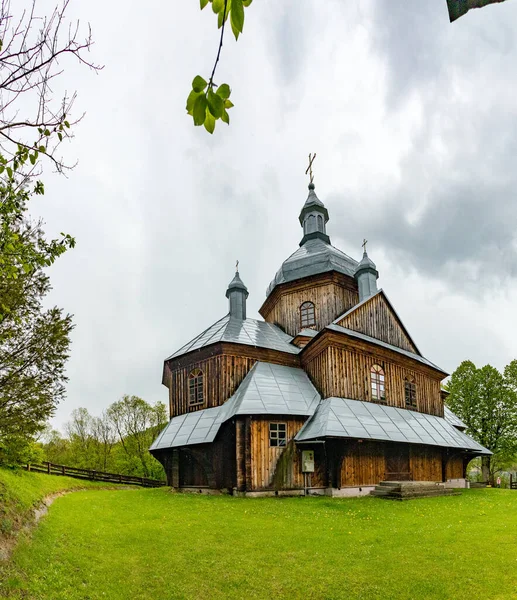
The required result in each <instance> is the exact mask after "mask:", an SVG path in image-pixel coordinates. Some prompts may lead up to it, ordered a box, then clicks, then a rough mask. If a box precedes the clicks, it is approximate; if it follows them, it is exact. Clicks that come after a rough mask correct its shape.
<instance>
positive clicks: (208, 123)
mask: <svg viewBox="0 0 517 600" xmlns="http://www.w3.org/2000/svg"><path fill="white" fill-rule="evenodd" d="M204 126H205V129H206V130H207V131H208V133H214V129H215V119H214V117H213V116H212V115H211V114H210V112H209V111H208V110H207V111H206V119H205V122H204Z"/></svg>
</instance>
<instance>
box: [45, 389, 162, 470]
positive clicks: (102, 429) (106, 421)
mask: <svg viewBox="0 0 517 600" xmlns="http://www.w3.org/2000/svg"><path fill="white" fill-rule="evenodd" d="M166 423H167V413H166V409H165V405H164V404H163V403H162V402H157V403H156V404H154V405H150V404H148V403H147V402H145V400H142V398H138V397H137V396H123V398H122V399H121V400H119V401H118V402H114V403H113V404H112V405H111V406H110V407H108V409H107V410H106V411H104V412H103V413H102V415H101V416H100V417H95V416H92V415H91V414H90V413H89V412H88V410H87V409H86V408H79V409H76V410H74V411H73V412H72V415H71V419H70V421H69V422H68V423H67V425H66V433H67V437H66V438H63V437H61V435H60V434H59V432H57V431H50V432H48V433H47V435H46V439H45V443H44V444H43V449H44V452H45V458H46V460H49V461H50V462H53V463H57V464H64V465H67V466H72V467H79V468H85V469H95V470H97V471H107V472H111V473H120V474H122V475H136V476H139V477H150V478H154V479H165V474H164V471H163V467H162V465H161V464H160V463H159V462H158V461H157V460H156V459H155V458H153V456H152V455H151V454H150V453H149V447H150V445H151V444H152V442H153V441H154V439H155V438H156V436H157V435H158V433H159V432H160V431H161V430H162V429H163V427H164V426H165V424H166Z"/></svg>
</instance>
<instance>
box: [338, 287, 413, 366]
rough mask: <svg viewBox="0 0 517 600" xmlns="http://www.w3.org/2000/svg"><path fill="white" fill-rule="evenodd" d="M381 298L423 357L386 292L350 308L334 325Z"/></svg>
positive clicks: (378, 293) (381, 291)
mask: <svg viewBox="0 0 517 600" xmlns="http://www.w3.org/2000/svg"><path fill="white" fill-rule="evenodd" d="M379 296H381V297H382V298H383V299H384V301H385V303H386V304H387V306H388V309H389V310H390V311H391V312H392V313H393V315H394V316H395V319H396V320H397V321H398V324H399V326H400V328H401V329H402V331H403V332H404V334H405V336H406V337H407V339H408V340H409V342H410V343H411V345H412V346H413V347H414V348H415V350H416V353H417V354H419V355H420V356H422V353H421V352H420V350H419V349H418V346H417V345H416V344H415V342H414V341H413V338H412V337H411V334H410V333H409V331H408V330H407V328H406V326H405V325H404V323H403V322H402V319H401V318H400V317H399V315H398V313H397V311H396V310H395V308H394V306H393V304H392V303H391V302H390V300H389V298H388V296H387V295H386V292H385V291H384V290H382V289H380V290H379V291H378V292H376V293H375V294H372V295H371V296H369V297H368V298H365V299H364V300H362V301H361V302H359V304H356V305H355V306H352V308H350V309H349V310H347V311H346V312H345V313H343V314H342V315H340V316H339V317H338V318H337V319H334V321H333V323H335V324H336V325H338V324H339V321H342V320H343V319H346V318H347V317H349V316H350V315H352V314H353V313H354V312H356V311H357V310H359V309H360V308H362V307H363V306H365V305H366V304H368V303H369V302H371V301H372V300H373V299H374V298H378V297H379Z"/></svg>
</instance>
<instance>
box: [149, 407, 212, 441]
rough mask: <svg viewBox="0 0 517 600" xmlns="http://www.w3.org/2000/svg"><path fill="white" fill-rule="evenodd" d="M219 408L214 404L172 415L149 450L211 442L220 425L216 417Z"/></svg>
mask: <svg viewBox="0 0 517 600" xmlns="http://www.w3.org/2000/svg"><path fill="white" fill-rule="evenodd" d="M221 408H222V406H216V407H215V408H206V409H204V410H198V411H196V412H192V413H187V414H186V415H179V416H177V417H173V418H172V419H171V420H170V421H169V423H168V424H167V425H166V426H165V427H164V429H163V430H162V432H161V433H160V435H159V436H158V437H157V438H156V439H155V440H154V442H153V443H152V445H151V447H150V448H149V450H159V449H162V448H174V447H177V446H188V445H189V444H203V443H206V442H213V441H214V439H215V436H216V435H217V432H218V431H219V427H220V426H221V423H220V421H218V419H217V417H218V416H220V412H221V410H220V409H221Z"/></svg>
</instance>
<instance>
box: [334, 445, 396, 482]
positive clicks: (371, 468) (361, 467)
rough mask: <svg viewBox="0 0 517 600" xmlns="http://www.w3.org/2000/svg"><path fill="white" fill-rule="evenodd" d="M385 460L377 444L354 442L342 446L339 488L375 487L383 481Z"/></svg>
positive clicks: (382, 447) (380, 446)
mask: <svg viewBox="0 0 517 600" xmlns="http://www.w3.org/2000/svg"><path fill="white" fill-rule="evenodd" d="M385 471H386V459H385V456H384V445H383V444H382V443H379V442H362V443H359V442H354V441H350V442H347V443H346V445H344V453H343V458H342V462H341V477H340V482H339V487H346V486H360V485H375V484H377V483H379V481H382V480H383V479H384V473H385Z"/></svg>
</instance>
